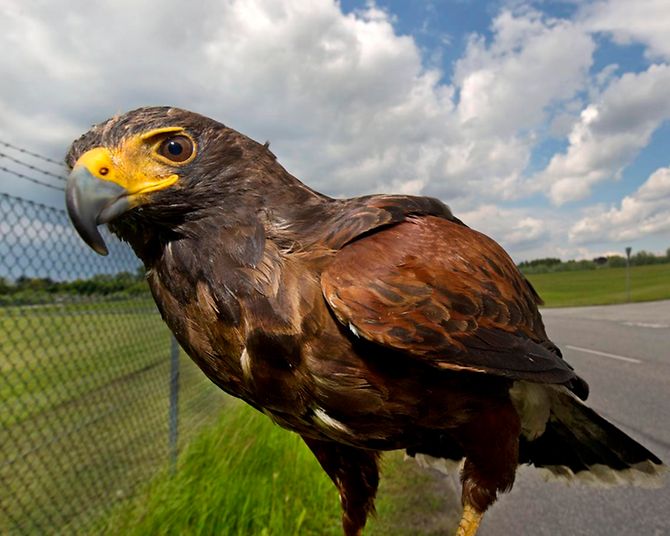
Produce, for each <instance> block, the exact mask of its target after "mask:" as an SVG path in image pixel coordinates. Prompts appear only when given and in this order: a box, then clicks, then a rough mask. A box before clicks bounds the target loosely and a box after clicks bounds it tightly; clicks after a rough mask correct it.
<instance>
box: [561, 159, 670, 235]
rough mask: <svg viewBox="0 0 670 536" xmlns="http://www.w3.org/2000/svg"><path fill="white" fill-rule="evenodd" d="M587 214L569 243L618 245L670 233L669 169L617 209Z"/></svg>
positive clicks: (658, 173) (656, 174) (572, 231)
mask: <svg viewBox="0 0 670 536" xmlns="http://www.w3.org/2000/svg"><path fill="white" fill-rule="evenodd" d="M588 213H589V215H588V216H585V217H583V218H582V219H580V220H579V221H578V222H577V223H575V224H574V225H573V226H572V228H571V229H570V233H569V237H570V240H571V241H572V242H574V243H578V244H588V243H594V242H603V241H613V242H620V241H622V240H634V239H638V238H641V237H644V236H648V235H651V234H658V233H670V167H664V168H659V169H657V170H656V171H655V172H654V173H653V174H652V175H650V177H649V178H648V179H647V180H646V181H645V182H644V184H642V186H640V188H638V189H637V190H636V191H635V192H634V193H633V194H631V195H628V196H626V197H624V198H623V200H622V201H621V203H620V205H619V206H618V207H611V208H609V209H608V208H604V207H595V208H591V209H589V211H588Z"/></svg>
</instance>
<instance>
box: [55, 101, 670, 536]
mask: <svg viewBox="0 0 670 536" xmlns="http://www.w3.org/2000/svg"><path fill="white" fill-rule="evenodd" d="M66 160H67V164H68V165H69V167H70V168H71V173H70V176H69V179H68V184H67V207H68V211H69V214H70V217H71V219H72V222H73V223H74V226H75V228H76V229H77V231H78V232H79V234H80V235H81V237H82V238H83V240H84V241H86V243H87V244H89V245H90V246H91V247H92V248H93V249H94V250H95V251H97V252H98V253H101V254H106V253H107V249H106V247H105V243H104V241H103V239H102V237H101V235H100V233H99V231H98V229H97V225H100V224H104V223H108V224H109V227H110V229H111V230H112V231H113V232H114V233H116V234H117V235H118V236H119V237H120V238H121V239H123V240H125V241H127V242H129V243H130V245H131V246H132V248H133V249H134V251H135V253H136V254H137V256H138V257H139V258H140V259H141V260H142V262H143V263H144V265H145V267H146V273H147V279H148V283H149V287H150V289H151V292H152V294H153V297H154V299H155V301H156V304H157V305H158V309H159V310H160V313H161V315H162V317H163V319H164V321H165V322H166V323H167V325H168V326H169V328H170V329H171V330H172V332H173V333H174V335H175V336H176V338H177V340H178V341H179V343H180V344H181V346H182V347H183V348H184V349H185V350H186V352H187V353H188V354H189V355H190V357H191V358H192V359H193V360H194V361H195V362H196V363H197V365H198V366H199V367H200V368H201V369H202V370H203V372H204V373H205V374H206V375H207V376H208V377H209V378H210V379H211V380H212V381H213V382H214V383H215V384H216V385H218V386H219V387H220V388H221V389H223V390H224V391H226V392H228V393H230V394H231V395H233V396H236V397H239V398H241V399H243V400H244V401H246V402H247V403H248V404H250V405H251V406H253V407H254V408H256V409H258V410H259V411H262V412H263V413H265V414H266V415H268V416H269V417H270V418H271V419H272V420H273V421H274V422H276V423H278V424H279V425H281V426H283V427H284V428H287V429H289V430H292V431H294V432H296V433H298V434H300V435H301V436H302V438H303V439H304V441H305V443H306V444H307V446H308V447H309V448H310V449H311V450H312V452H313V453H314V455H315V456H316V458H317V460H318V461H319V463H320V464H321V466H322V467H323V469H324V470H325V471H326V473H327V474H328V476H329V477H330V478H331V479H332V481H333V482H334V484H335V485H336V487H337V489H338V490H339V494H340V498H341V503H342V509H343V514H342V525H343V530H344V534H346V535H347V536H353V535H359V534H361V533H362V530H363V527H364V525H365V522H366V518H367V516H368V514H370V513H371V512H373V511H374V499H375V494H376V491H377V484H378V481H379V474H378V461H379V457H380V453H381V452H382V451H387V450H392V449H405V450H406V451H407V453H408V454H410V455H416V454H424V455H430V456H433V457H439V458H445V459H448V460H463V468H462V472H461V481H462V503H463V516H462V519H461V522H460V525H459V527H458V530H457V534H458V535H459V536H473V535H474V534H475V533H476V532H477V527H478V525H479V522H480V520H481V517H482V515H483V514H484V512H485V511H486V509H487V508H488V507H489V506H490V505H491V504H492V503H493V502H494V501H495V499H496V497H497V496H498V494H499V493H501V492H504V491H507V490H509V489H510V488H511V487H512V483H513V482H514V476H515V472H516V468H517V466H518V465H519V464H524V463H526V464H532V465H535V466H538V467H544V468H546V469H548V470H549V471H551V472H553V473H555V474H557V475H562V476H564V477H566V478H572V477H579V476H584V475H586V476H589V477H591V478H593V479H601V480H605V481H610V482H617V481H635V480H636V479H639V478H644V477H647V478H652V477H655V476H656V475H657V474H658V473H659V472H660V470H661V468H662V467H663V465H662V462H661V461H660V460H659V459H658V458H657V457H656V456H655V455H654V454H652V453H651V452H650V451H648V450H647V449H646V448H644V447H643V446H641V445H640V444H638V443H637V442H636V441H634V440H633V439H631V438H630V437H628V436H627V435H626V434H625V433H623V432H622V431H621V430H619V429H617V428H616V427H615V426H614V425H612V424H610V423H609V422H608V421H606V420H605V419H604V418H602V417H601V416H599V415H598V414H597V413H596V412H595V411H594V410H592V409H590V408H589V407H588V406H587V405H585V404H584V402H583V400H585V399H586V397H587V395H588V386H587V384H586V383H585V381H584V380H582V379H581V378H580V377H579V376H578V375H577V374H576V373H575V371H574V370H573V368H572V367H571V366H570V365H569V364H568V363H567V362H566V361H565V360H564V359H563V358H562V357H561V352H560V350H559V349H558V348H557V347H556V345H555V344H553V343H552V342H551V341H550V340H549V338H548V337H547V334H546V332H545V328H544V325H543V323H542V318H541V316H540V313H539V312H538V304H540V303H541V301H540V298H539V297H538V295H537V294H536V292H535V291H534V290H533V287H532V286H531V285H530V283H529V282H528V281H527V280H526V279H525V278H524V277H523V276H522V275H521V274H520V273H519V271H518V270H517V268H516V266H515V265H514V263H513V262H512V260H511V259H510V258H509V256H508V255H507V254H506V253H505V251H503V249H502V248H501V247H500V246H499V245H498V244H497V243H496V242H494V241H493V240H492V239H490V238H488V237H487V236H485V235H483V234H481V233H479V232H477V231H475V230H473V229H471V228H469V227H468V226H467V225H465V224H464V223H463V222H461V221H460V220H459V219H458V218H456V217H454V215H453V214H452V213H451V211H450V209H449V208H448V207H447V206H446V205H444V204H443V203H442V202H441V201H439V200H437V199H433V198H428V197H412V196H406V195H371V196H365V197H357V198H352V199H332V198H329V197H327V196H325V195H322V194H320V193H318V192H316V191H314V190H312V189H310V188H308V187H307V186H305V185H304V184H303V183H301V182H300V181H299V180H298V179H296V178H295V177H293V176H292V175H290V174H289V173H288V172H287V171H286V170H285V169H284V168H283V167H282V166H281V165H280V164H279V163H278V162H277V159H276V157H275V156H274V155H273V153H272V152H271V151H270V150H269V148H268V146H267V144H259V143H256V142H255V141H253V140H251V139H250V138H248V137H246V136H244V135H242V134H240V133H238V132H236V131H235V130H233V129H231V128H228V127H226V126H224V125H223V124H221V123H218V122H216V121H214V120H212V119H209V118H206V117H203V116H201V115H198V114H195V113H192V112H189V111H185V110H180V109H177V108H170V107H152V108H141V109H138V110H134V111H131V112H128V113H126V114H124V115H119V116H116V117H113V118H111V119H109V120H108V121H106V122H103V123H101V124H99V125H96V126H94V127H93V128H92V129H91V130H90V131H89V132H87V133H86V134H84V135H83V136H81V137H80V138H79V139H78V140H76V141H75V142H73V144H72V146H71V148H70V151H69V153H68V155H67V159H66Z"/></svg>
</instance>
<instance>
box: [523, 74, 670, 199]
mask: <svg viewBox="0 0 670 536" xmlns="http://www.w3.org/2000/svg"><path fill="white" fill-rule="evenodd" d="M668 87H670V65H667V64H659V65H651V66H650V67H649V68H648V69H647V70H646V71H644V72H641V73H626V74H624V75H622V76H621V77H619V78H616V79H615V80H613V81H612V82H611V83H610V84H609V86H607V88H606V89H605V90H604V91H603V93H602V94H601V95H600V97H599V98H598V99H597V100H596V101H595V102H593V103H591V104H589V105H588V106H587V107H586V108H584V110H583V111H582V113H581V116H580V118H579V120H578V121H577V122H576V123H575V124H574V126H573V127H572V130H571V132H570V134H569V136H568V140H569V146H568V148H567V149H566V151H565V152H564V153H559V154H556V155H554V156H553V158H552V159H551V161H550V162H549V164H548V165H547V167H546V168H545V169H544V170H543V171H542V172H541V173H539V174H537V175H536V176H535V177H534V178H533V183H534V187H535V188H536V189H545V190H547V189H548V195H549V197H550V199H551V200H552V202H554V203H555V204H557V205H561V204H563V203H566V202H569V201H575V200H579V199H583V198H585V197H587V196H588V195H589V193H590V192H591V188H592V186H593V185H594V184H596V183H599V182H602V181H604V180H608V179H618V178H619V177H620V176H621V172H622V171H623V169H624V168H625V167H626V166H627V165H628V164H629V163H630V162H631V161H632V160H633V158H634V157H635V156H636V155H637V154H638V153H639V151H640V150H641V149H642V148H643V147H644V146H646V145H647V144H648V143H649V139H650V137H651V135H652V133H653V132H654V131H655V130H656V129H657V128H658V127H659V126H660V125H661V124H662V123H663V122H664V121H666V120H667V119H669V118H670V99H668V96H667V95H668Z"/></svg>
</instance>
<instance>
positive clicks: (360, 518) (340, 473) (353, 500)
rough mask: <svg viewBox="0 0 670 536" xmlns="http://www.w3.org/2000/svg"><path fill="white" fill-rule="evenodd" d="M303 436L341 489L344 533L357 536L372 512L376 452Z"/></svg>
mask: <svg viewBox="0 0 670 536" xmlns="http://www.w3.org/2000/svg"><path fill="white" fill-rule="evenodd" d="M303 439H304V441H305V443H307V446H308V447H309V448H310V449H311V451H312V452H313V453H314V455H315V456H316V459H317V460H318V461H319V463H320V464H321V467H323V470H324V471H326V473H327V474H328V476H329V477H330V479H331V480H332V481H333V482H334V483H335V486H337V489H338V490H339V492H340V502H341V503H342V528H343V529H344V534H345V536H360V535H361V534H362V533H363V527H364V526H365V522H366V521H367V516H368V514H371V513H374V511H375V505H374V502H375V495H376V494H377V485H378V484H379V469H378V465H377V462H378V460H379V453H378V452H377V451H373V450H363V449H357V448H354V447H349V446H346V445H341V444H339V443H333V442H330V441H319V440H315V439H310V438H307V437H303Z"/></svg>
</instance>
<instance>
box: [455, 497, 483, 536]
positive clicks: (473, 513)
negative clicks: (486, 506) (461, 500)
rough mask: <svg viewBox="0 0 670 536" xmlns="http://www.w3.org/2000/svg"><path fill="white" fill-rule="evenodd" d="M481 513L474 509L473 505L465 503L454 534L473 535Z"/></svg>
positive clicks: (480, 518) (457, 535) (477, 526)
mask: <svg viewBox="0 0 670 536" xmlns="http://www.w3.org/2000/svg"><path fill="white" fill-rule="evenodd" d="M483 515H484V514H482V513H481V512H478V511H477V510H475V509H474V507H473V506H471V505H469V504H466V505H465V506H464V507H463V517H461V522H460V523H459V524H458V529H457V530H456V536H475V535H476V534H477V529H478V528H479V523H480V522H481V520H482V516H483Z"/></svg>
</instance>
